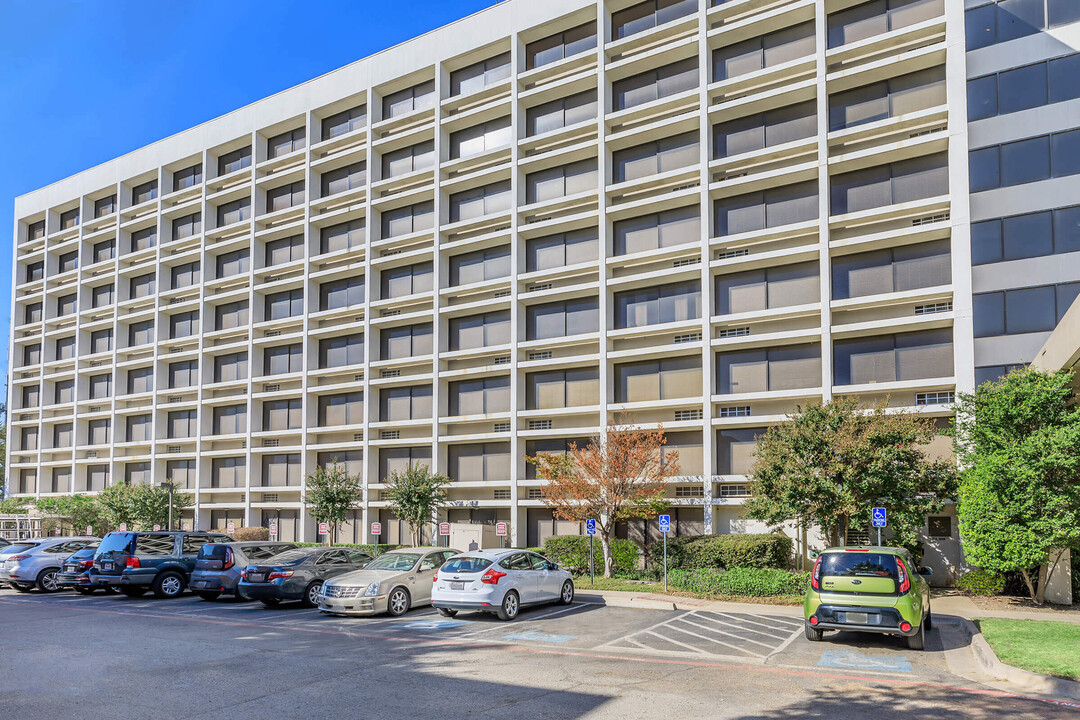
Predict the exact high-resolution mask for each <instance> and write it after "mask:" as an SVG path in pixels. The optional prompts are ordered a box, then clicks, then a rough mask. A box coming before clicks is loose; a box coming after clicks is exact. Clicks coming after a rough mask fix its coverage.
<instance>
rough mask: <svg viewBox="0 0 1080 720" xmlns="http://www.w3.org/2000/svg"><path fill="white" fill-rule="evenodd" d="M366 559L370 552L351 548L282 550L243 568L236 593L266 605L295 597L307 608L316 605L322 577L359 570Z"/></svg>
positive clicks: (368, 559) (369, 557)
mask: <svg viewBox="0 0 1080 720" xmlns="http://www.w3.org/2000/svg"><path fill="white" fill-rule="evenodd" d="M369 562H371V556H370V555H368V554H367V553H364V552H360V551H359V550H354V549H352V548H339V547H308V548H297V549H295V550H286V551H285V552H283V553H281V554H279V555H275V556H274V557H272V558H269V559H267V560H265V561H264V562H262V563H260V564H258V565H249V566H248V567H247V568H245V569H244V572H243V573H242V574H241V576H240V583H239V584H238V585H237V592H238V593H240V595H242V596H243V597H246V598H251V599H252V600H259V601H261V602H262V603H263V604H264V605H267V606H270V607H273V606H275V605H277V604H278V603H280V602H282V601H285V600H299V601H301V602H302V603H304V605H306V606H307V607H315V606H317V605H318V604H319V593H320V592H321V591H322V585H323V582H324V581H325V580H327V579H329V578H332V577H336V576H337V575H340V574H342V573H346V572H349V571H351V570H359V569H360V568H362V567H364V566H365V565H367V564H368V563H369Z"/></svg>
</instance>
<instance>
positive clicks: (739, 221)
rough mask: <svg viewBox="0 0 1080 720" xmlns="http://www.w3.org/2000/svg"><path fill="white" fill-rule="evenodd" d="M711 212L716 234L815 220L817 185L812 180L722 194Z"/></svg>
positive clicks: (751, 230)
mask: <svg viewBox="0 0 1080 720" xmlns="http://www.w3.org/2000/svg"><path fill="white" fill-rule="evenodd" d="M714 212H715V214H716V228H715V233H716V237H725V236H728V235H737V234H739V233H745V232H754V231H757V230H765V229H766V228H774V227H783V226H785V225H792V224H795V223H800V222H808V221H810V220H816V219H817V217H818V185H817V182H815V181H811V182H804V183H798V184H796V185H788V186H785V187H778V188H771V189H768V190H764V191H760V192H753V193H747V194H745V195H737V196H735V197H727V198H721V199H719V200H717V201H716V204H715V208H714Z"/></svg>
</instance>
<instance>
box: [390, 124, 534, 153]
mask: <svg viewBox="0 0 1080 720" xmlns="http://www.w3.org/2000/svg"><path fill="white" fill-rule="evenodd" d="M512 140H513V133H512V130H511V127H510V116H509V115H507V116H506V117H501V118H497V119H495V120H488V121H487V122H486V123H481V124H479V125H473V126H472V127H468V128H465V129H464V130H458V131H457V132H455V133H451V134H450V159H451V160H457V159H459V158H467V157H472V156H474V155H480V154H482V153H485V152H487V151H489V150H495V149H497V148H503V147H507V146H509V145H510V143H511V142H512ZM384 157H385V156H384Z"/></svg>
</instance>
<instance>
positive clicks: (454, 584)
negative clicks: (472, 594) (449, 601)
mask: <svg viewBox="0 0 1080 720" xmlns="http://www.w3.org/2000/svg"><path fill="white" fill-rule="evenodd" d="M450 589H451V590H464V589H465V582H464V581H462V582H453V581H451V583H450Z"/></svg>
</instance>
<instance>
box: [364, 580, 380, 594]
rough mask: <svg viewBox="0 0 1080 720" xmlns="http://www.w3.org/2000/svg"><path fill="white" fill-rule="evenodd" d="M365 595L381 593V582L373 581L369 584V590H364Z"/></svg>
mask: <svg viewBox="0 0 1080 720" xmlns="http://www.w3.org/2000/svg"><path fill="white" fill-rule="evenodd" d="M364 594H365V595H368V596H374V595H378V594H379V583H377V582H376V583H371V584H370V585H368V586H367V590H365V591H364Z"/></svg>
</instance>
